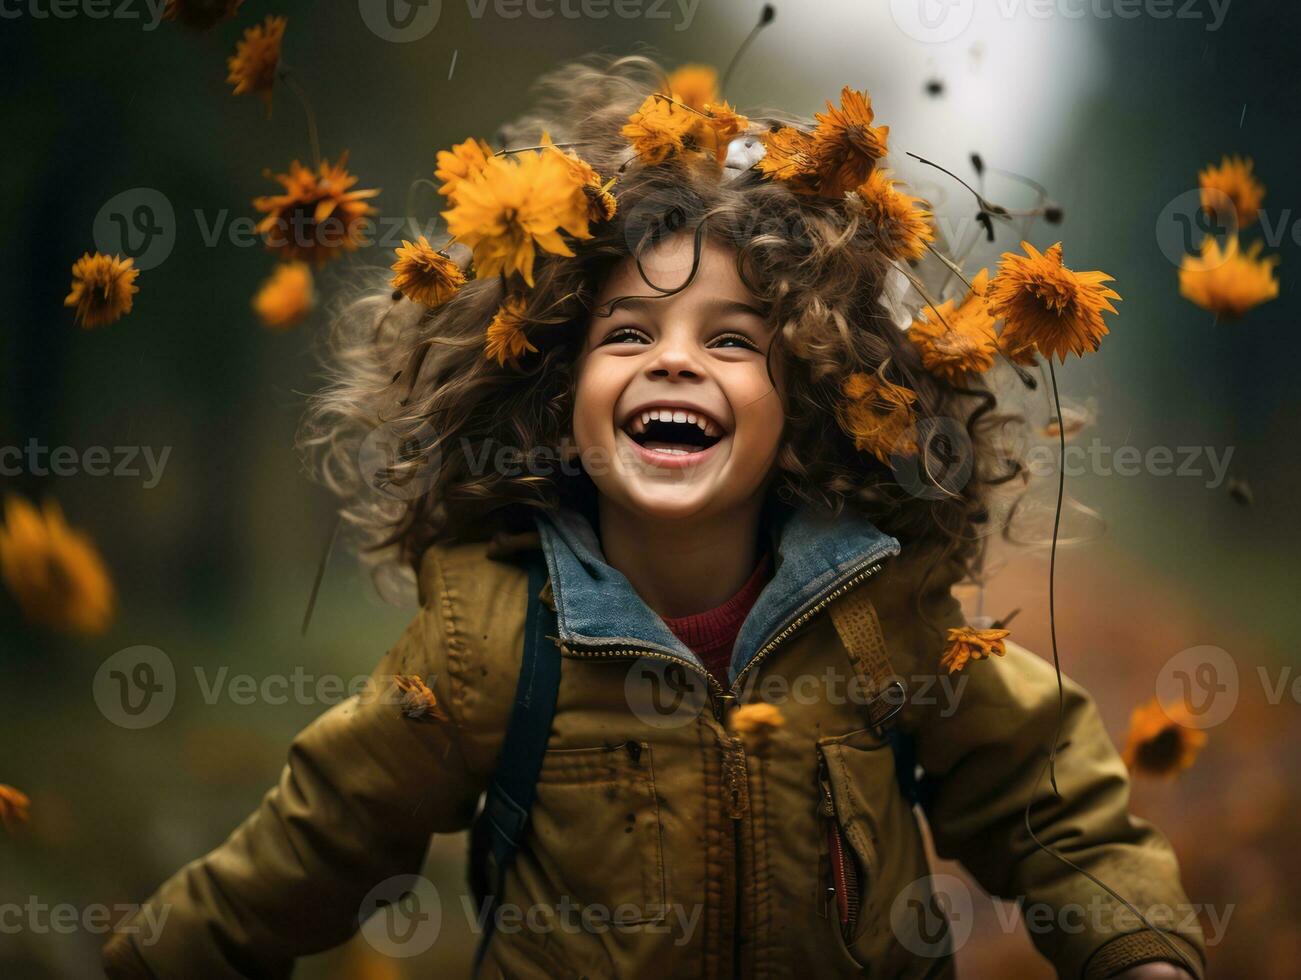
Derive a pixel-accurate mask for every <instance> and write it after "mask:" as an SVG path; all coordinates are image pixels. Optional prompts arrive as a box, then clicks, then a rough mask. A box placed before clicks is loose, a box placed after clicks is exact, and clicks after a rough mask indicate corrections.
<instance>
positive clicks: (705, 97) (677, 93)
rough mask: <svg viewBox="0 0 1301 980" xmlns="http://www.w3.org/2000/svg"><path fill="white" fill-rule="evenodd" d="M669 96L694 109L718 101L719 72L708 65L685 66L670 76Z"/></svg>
mask: <svg viewBox="0 0 1301 980" xmlns="http://www.w3.org/2000/svg"><path fill="white" fill-rule="evenodd" d="M668 89H669V90H668V92H667V93H665V94H667V95H671V96H673V97H674V98H675V99H677V100H678V101H679V102H682V103H685V104H686V105H688V106H690V107H691V108H692V109H703V108H705V106H706V105H708V104H710V103H712V102H717V101H718V72H717V71H716V70H714V69H713V68H711V67H709V66H708V65H683V66H682V67H681V68H678V69H677V70H676V71H674V72H673V73H672V74H671V75H669V84H668Z"/></svg>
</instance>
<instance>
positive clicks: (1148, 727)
mask: <svg viewBox="0 0 1301 980" xmlns="http://www.w3.org/2000/svg"><path fill="white" fill-rule="evenodd" d="M1191 717H1192V716H1191V715H1190V713H1189V712H1188V708H1187V706H1186V705H1184V704H1182V703H1178V702H1176V703H1173V704H1170V705H1166V706H1162V704H1161V702H1160V700H1159V699H1157V698H1152V699H1151V700H1149V701H1147V702H1145V703H1143V704H1140V705H1139V706H1138V707H1136V708H1135V709H1134V711H1133V713H1132V714H1131V715H1130V717H1129V734H1128V735H1127V737H1126V739H1125V748H1124V751H1122V752H1121V758H1123V759H1124V760H1125V765H1127V766H1128V767H1129V768H1130V769H1131V770H1133V771H1136V772H1143V773H1147V774H1148V775H1152V776H1165V777H1173V776H1175V775H1176V774H1178V773H1179V772H1181V771H1182V770H1184V769H1187V768H1188V767H1189V766H1191V765H1192V764H1193V762H1194V761H1195V760H1196V758H1197V753H1198V752H1200V751H1201V750H1202V746H1204V745H1205V744H1206V733H1205V732H1203V731H1199V730H1198V729H1196V728H1191V727H1189V726H1188V722H1189V721H1190V720H1191Z"/></svg>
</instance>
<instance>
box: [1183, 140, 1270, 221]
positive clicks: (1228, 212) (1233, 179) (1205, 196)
mask: <svg viewBox="0 0 1301 980" xmlns="http://www.w3.org/2000/svg"><path fill="white" fill-rule="evenodd" d="M1254 166H1255V164H1254V163H1252V161H1251V158H1250V157H1248V158H1245V159H1244V158H1243V157H1240V156H1234V157H1228V156H1226V157H1224V158H1223V159H1222V160H1221V161H1220V165H1219V166H1218V167H1216V166H1213V165H1212V166H1208V167H1207V168H1206V169H1205V170H1201V171H1198V173H1197V183H1198V184H1199V185H1200V186H1201V189H1202V209H1203V210H1205V211H1206V213H1207V214H1210V215H1213V216H1214V217H1215V218H1216V219H1218V220H1219V221H1223V222H1226V223H1228V224H1230V225H1232V226H1233V228H1234V230H1235V231H1239V230H1241V229H1243V228H1246V227H1247V226H1248V225H1249V224H1251V223H1252V222H1253V221H1255V220H1256V217H1257V215H1259V214H1260V202H1261V201H1263V200H1264V198H1265V185H1264V184H1262V183H1261V182H1260V181H1258V180H1257V179H1256V177H1255V175H1254V174H1253V173H1252V168H1253V167H1254Z"/></svg>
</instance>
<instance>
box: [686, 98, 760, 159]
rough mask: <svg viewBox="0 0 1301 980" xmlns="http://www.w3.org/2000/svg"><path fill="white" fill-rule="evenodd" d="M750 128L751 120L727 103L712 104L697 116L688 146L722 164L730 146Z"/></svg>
mask: <svg viewBox="0 0 1301 980" xmlns="http://www.w3.org/2000/svg"><path fill="white" fill-rule="evenodd" d="M749 128H750V120H749V119H747V118H746V117H745V116H743V115H741V114H740V113H739V112H737V111H736V110H735V109H733V108H732V107H731V106H730V105H728V104H727V103H726V102H721V103H719V104H718V105H714V104H713V103H710V104H708V105H706V106H705V107H704V109H702V110H701V111H700V113H699V114H698V115H697V116H696V121H695V124H694V125H693V126H692V129H691V136H690V140H689V144H688V145H689V148H692V149H698V150H701V151H702V152H704V153H707V154H709V155H711V156H713V158H714V160H715V162H717V163H722V162H723V161H725V160H726V159H727V148H728V144H729V143H731V142H732V140H733V139H735V138H736V137H737V136H739V135H740V134H741V133H744V132H745V131H746V130H747V129H749Z"/></svg>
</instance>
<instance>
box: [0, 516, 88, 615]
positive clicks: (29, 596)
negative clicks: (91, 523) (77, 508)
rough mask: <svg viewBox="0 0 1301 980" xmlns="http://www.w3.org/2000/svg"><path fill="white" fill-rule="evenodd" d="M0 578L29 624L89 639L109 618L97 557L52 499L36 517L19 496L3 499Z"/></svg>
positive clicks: (86, 539)
mask: <svg viewBox="0 0 1301 980" xmlns="http://www.w3.org/2000/svg"><path fill="white" fill-rule="evenodd" d="M0 576H2V577H3V578H4V581H5V584H6V585H7V586H8V587H9V591H10V592H12V593H13V596H14V598H15V599H17V600H18V605H19V606H20V607H22V610H23V612H24V614H26V616H27V618H28V619H29V620H31V621H32V622H34V623H39V624H41V625H43V626H51V627H54V628H56V629H62V630H67V631H69V632H74V633H83V634H95V633H103V632H104V631H105V630H106V629H108V625H109V623H110V622H111V621H112V619H113V583H112V582H111V581H110V579H109V577H108V571H107V570H106V569H105V568H104V562H103V560H102V559H101V558H100V556H99V552H98V551H96V550H95V546H94V545H93V544H92V543H91V541H90V539H89V538H87V537H86V536H85V535H84V534H81V533H80V532H78V531H74V530H72V529H71V528H70V527H68V525H67V524H66V523H65V522H64V520H63V512H62V511H60V510H59V505H58V504H56V503H55V502H54V501H52V500H48V501H46V503H45V508H44V513H43V514H42V513H41V512H40V511H38V510H37V509H36V508H35V507H33V506H32V505H31V504H29V503H28V502H27V501H26V500H23V499H22V498H21V497H16V496H12V495H11V496H9V497H7V498H5V524H4V527H3V528H0Z"/></svg>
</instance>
